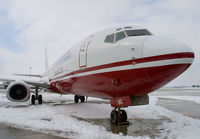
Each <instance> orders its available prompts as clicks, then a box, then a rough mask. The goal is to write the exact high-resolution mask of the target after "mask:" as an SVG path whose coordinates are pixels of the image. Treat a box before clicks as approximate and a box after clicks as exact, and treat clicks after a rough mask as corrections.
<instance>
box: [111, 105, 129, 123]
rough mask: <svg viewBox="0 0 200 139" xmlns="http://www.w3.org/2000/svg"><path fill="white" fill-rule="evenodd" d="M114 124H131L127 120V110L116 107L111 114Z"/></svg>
mask: <svg viewBox="0 0 200 139" xmlns="http://www.w3.org/2000/svg"><path fill="white" fill-rule="evenodd" d="M110 120H111V123H112V124H119V125H120V124H129V123H128V121H127V114H126V111H125V110H121V109H120V108H115V109H114V110H113V111H112V112H111V114H110Z"/></svg>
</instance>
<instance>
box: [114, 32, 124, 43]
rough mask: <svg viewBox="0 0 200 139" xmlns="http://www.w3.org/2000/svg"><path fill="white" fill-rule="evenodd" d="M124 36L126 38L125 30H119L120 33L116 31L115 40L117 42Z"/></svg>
mask: <svg viewBox="0 0 200 139" xmlns="http://www.w3.org/2000/svg"><path fill="white" fill-rule="evenodd" d="M124 38H126V35H125V34H124V32H123V31H121V32H118V33H116V40H115V42H117V41H119V40H122V39H124Z"/></svg>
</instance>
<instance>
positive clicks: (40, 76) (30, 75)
mask: <svg viewBox="0 0 200 139" xmlns="http://www.w3.org/2000/svg"><path fill="white" fill-rule="evenodd" d="M13 75H17V76H28V77H39V78H42V77H43V76H42V75H37V74H13Z"/></svg>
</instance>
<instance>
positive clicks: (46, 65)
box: [45, 46, 49, 71]
mask: <svg viewBox="0 0 200 139" xmlns="http://www.w3.org/2000/svg"><path fill="white" fill-rule="evenodd" d="M48 68H49V64H48V55H47V46H45V71H47V69H48Z"/></svg>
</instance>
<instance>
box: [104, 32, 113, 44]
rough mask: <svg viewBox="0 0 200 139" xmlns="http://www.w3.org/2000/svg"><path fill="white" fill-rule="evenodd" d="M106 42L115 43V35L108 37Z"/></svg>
mask: <svg viewBox="0 0 200 139" xmlns="http://www.w3.org/2000/svg"><path fill="white" fill-rule="evenodd" d="M104 42H107V43H113V42H114V34H111V35H108V36H106V38H105V40H104Z"/></svg>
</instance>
